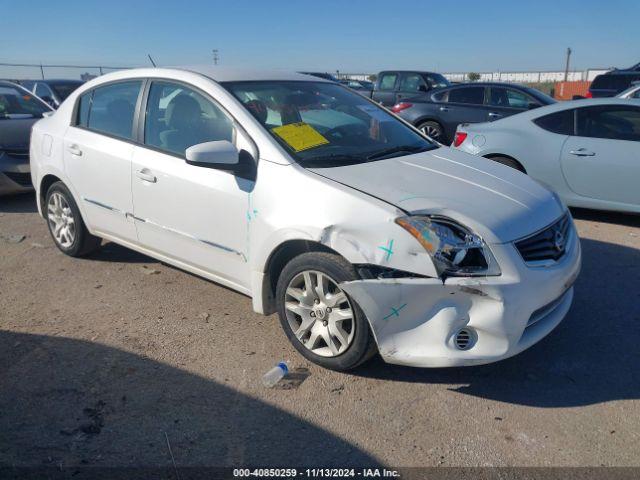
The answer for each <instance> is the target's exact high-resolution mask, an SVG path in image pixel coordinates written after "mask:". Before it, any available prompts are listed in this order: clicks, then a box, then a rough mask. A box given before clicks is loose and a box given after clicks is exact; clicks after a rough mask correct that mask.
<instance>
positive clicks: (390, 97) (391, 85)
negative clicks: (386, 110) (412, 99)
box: [372, 72, 400, 107]
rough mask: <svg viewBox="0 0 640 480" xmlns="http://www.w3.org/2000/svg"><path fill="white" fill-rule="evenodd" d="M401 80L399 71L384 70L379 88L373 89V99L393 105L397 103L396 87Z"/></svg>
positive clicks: (387, 105)
mask: <svg viewBox="0 0 640 480" xmlns="http://www.w3.org/2000/svg"><path fill="white" fill-rule="evenodd" d="M399 82H400V75H399V74H398V73H397V72H382V73H380V78H379V79H378V88H377V89H376V90H374V91H373V97H372V98H373V100H375V101H376V102H378V103H380V104H382V105H384V106H385V107H392V106H394V105H395V104H396V88H397V86H398V83H399Z"/></svg>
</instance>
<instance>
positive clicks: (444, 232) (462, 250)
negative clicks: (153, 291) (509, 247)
mask: <svg viewBox="0 0 640 480" xmlns="http://www.w3.org/2000/svg"><path fill="white" fill-rule="evenodd" d="M396 223H397V224H398V225H400V226H401V227H402V228H404V229H405V230H406V231H407V232H409V233H410V234H411V235H412V236H413V237H415V239H416V240H418V242H420V245H422V246H423V247H424V249H425V250H426V251H427V252H428V253H429V255H431V258H432V259H433V262H434V263H435V266H436V269H437V270H438V273H439V274H440V275H441V276H442V275H453V276H456V275H457V276H471V275H500V267H498V263H497V262H496V260H495V258H494V257H493V254H492V253H491V250H489V248H488V247H487V245H486V244H485V243H484V240H482V238H480V237H479V236H478V235H476V234H475V233H473V232H471V231H470V230H469V229H468V228H466V227H463V226H462V225H460V224H459V223H457V222H455V221H453V220H451V219H450V218H446V217H436V216H427V215H409V216H406V217H400V218H396Z"/></svg>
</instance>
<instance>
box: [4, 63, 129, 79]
mask: <svg viewBox="0 0 640 480" xmlns="http://www.w3.org/2000/svg"><path fill="white" fill-rule="evenodd" d="M128 68H135V66H133V65H131V66H126V67H124V66H123V67H116V66H112V65H51V64H34V63H0V78H2V79H6V80H36V79H52V78H65V79H80V80H90V79H91V78H94V77H97V76H100V75H103V74H105V73H109V72H113V71H116V70H126V69H128Z"/></svg>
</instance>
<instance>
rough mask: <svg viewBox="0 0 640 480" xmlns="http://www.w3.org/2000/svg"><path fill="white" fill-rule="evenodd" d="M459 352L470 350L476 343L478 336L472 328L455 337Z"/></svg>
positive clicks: (460, 332) (463, 330)
mask: <svg viewBox="0 0 640 480" xmlns="http://www.w3.org/2000/svg"><path fill="white" fill-rule="evenodd" d="M453 342H454V343H455V345H456V348H457V349H458V350H469V349H470V348H471V347H473V345H474V344H475V343H476V334H475V331H474V330H473V329H472V328H468V327H467V328H463V329H461V330H459V331H458V333H456V334H455V336H454V337H453Z"/></svg>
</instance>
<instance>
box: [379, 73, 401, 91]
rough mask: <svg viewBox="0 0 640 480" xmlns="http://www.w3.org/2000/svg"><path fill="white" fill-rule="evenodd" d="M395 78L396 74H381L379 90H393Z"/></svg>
mask: <svg viewBox="0 0 640 480" xmlns="http://www.w3.org/2000/svg"><path fill="white" fill-rule="evenodd" d="M397 78H398V74H396V73H383V74H382V76H381V77H380V90H393V87H394V86H395V84H396V79H397Z"/></svg>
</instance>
